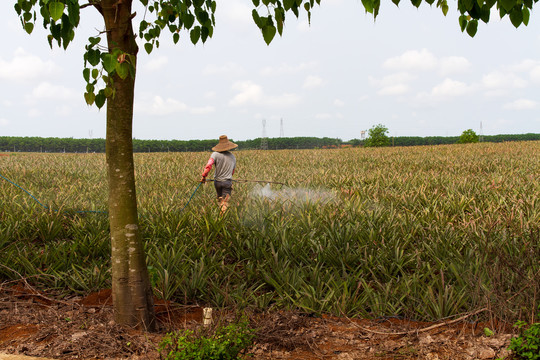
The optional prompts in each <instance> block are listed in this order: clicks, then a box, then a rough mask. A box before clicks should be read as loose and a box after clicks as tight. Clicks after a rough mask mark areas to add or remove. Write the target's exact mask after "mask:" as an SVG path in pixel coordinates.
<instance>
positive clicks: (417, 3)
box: [411, 0, 422, 7]
mask: <svg viewBox="0 0 540 360" xmlns="http://www.w3.org/2000/svg"><path fill="white" fill-rule="evenodd" d="M421 3H422V0H411V4H413V5H414V7H420V4H421Z"/></svg>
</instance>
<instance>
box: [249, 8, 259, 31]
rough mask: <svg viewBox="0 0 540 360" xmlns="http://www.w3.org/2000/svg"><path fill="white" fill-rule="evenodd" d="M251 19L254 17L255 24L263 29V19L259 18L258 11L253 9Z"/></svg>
mask: <svg viewBox="0 0 540 360" xmlns="http://www.w3.org/2000/svg"><path fill="white" fill-rule="evenodd" d="M251 17H253V21H254V22H255V24H256V25H257V26H258V27H259V28H261V27H262V26H261V17H260V16H259V13H258V12H257V10H255V9H253V10H251Z"/></svg>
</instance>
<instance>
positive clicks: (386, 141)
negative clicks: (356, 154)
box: [364, 124, 390, 147]
mask: <svg viewBox="0 0 540 360" xmlns="http://www.w3.org/2000/svg"><path fill="white" fill-rule="evenodd" d="M386 133H388V128H387V127H386V126H384V125H381V124H379V125H375V126H373V127H372V128H371V129H369V130H368V138H367V139H366V141H365V142H364V146H366V147H381V146H388V145H390V138H389V137H388V135H386Z"/></svg>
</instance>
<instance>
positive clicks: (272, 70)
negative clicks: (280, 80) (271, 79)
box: [261, 61, 318, 76]
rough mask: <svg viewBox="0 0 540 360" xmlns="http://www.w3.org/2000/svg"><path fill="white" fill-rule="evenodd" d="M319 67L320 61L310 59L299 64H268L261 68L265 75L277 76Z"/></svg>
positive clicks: (262, 73)
mask: <svg viewBox="0 0 540 360" xmlns="http://www.w3.org/2000/svg"><path fill="white" fill-rule="evenodd" d="M317 67H318V63H317V62H315V61H310V62H307V63H300V64H299V65H290V64H281V65H279V66H266V67H264V68H263V69H262V70H261V75H263V76H276V75H284V74H296V73H299V72H302V71H309V70H314V69H316V68H317Z"/></svg>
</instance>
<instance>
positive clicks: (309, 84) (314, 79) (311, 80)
mask: <svg viewBox="0 0 540 360" xmlns="http://www.w3.org/2000/svg"><path fill="white" fill-rule="evenodd" d="M322 84H323V79H322V78H320V77H318V76H315V75H309V76H307V77H306V79H305V80H304V85H303V86H302V87H303V88H304V89H314V88H318V87H321V86H322Z"/></svg>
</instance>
